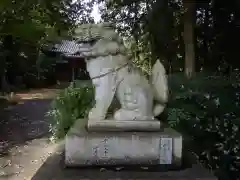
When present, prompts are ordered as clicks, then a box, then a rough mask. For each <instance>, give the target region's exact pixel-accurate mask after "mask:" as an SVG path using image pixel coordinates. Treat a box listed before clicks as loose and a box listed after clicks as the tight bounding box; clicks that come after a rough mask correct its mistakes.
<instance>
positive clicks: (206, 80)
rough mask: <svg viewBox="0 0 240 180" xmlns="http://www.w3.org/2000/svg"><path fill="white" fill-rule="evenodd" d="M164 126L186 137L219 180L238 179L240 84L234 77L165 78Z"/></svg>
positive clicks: (180, 76)
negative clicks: (168, 91) (167, 96)
mask: <svg viewBox="0 0 240 180" xmlns="http://www.w3.org/2000/svg"><path fill="white" fill-rule="evenodd" d="M169 83H170V89H171V100H170V102H169V105H168V106H169V107H168V123H169V124H170V126H172V127H173V128H175V129H178V130H179V131H180V132H182V133H184V134H187V135H188V136H189V137H190V138H191V140H192V143H193V144H194V147H193V151H195V153H196V154H197V155H198V156H199V160H200V161H201V162H202V163H204V164H205V165H206V166H207V167H208V168H210V169H212V170H214V171H215V173H216V175H217V176H218V177H219V178H220V179H224V180H227V179H229V180H232V179H236V178H238V176H239V175H240V171H239V170H240V132H239V128H240V108H239V107H240V101H239V100H240V83H239V81H238V77H237V76H233V77H222V76H218V77H216V76H209V75H205V74H200V75H198V76H197V77H196V78H194V79H192V80H188V79H186V78H184V76H183V75H182V74H176V75H172V76H170V77H169Z"/></svg>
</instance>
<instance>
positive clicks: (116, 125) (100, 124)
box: [88, 119, 161, 132]
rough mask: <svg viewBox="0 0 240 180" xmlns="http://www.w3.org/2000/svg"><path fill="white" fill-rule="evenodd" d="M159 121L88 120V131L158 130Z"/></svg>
mask: <svg viewBox="0 0 240 180" xmlns="http://www.w3.org/2000/svg"><path fill="white" fill-rule="evenodd" d="M160 124H161V123H160V121H158V120H148V121H137V120H136V121H120V120H114V119H111V120H98V121H96V120H88V131H95V132H96V131H105V132H108V131H160Z"/></svg>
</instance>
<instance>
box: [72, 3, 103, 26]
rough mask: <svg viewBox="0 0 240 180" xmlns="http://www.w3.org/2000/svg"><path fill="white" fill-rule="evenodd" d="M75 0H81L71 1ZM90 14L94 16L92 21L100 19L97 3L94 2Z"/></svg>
mask: <svg viewBox="0 0 240 180" xmlns="http://www.w3.org/2000/svg"><path fill="white" fill-rule="evenodd" d="M76 1H81V0H72V2H73V3H74V2H76ZM83 1H86V2H87V1H88V0H83ZM91 16H92V17H93V18H94V21H95V22H96V23H97V22H99V21H100V19H101V15H100V12H99V8H98V4H97V3H94V6H93V11H92V13H91Z"/></svg>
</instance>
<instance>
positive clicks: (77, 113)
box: [48, 85, 94, 139]
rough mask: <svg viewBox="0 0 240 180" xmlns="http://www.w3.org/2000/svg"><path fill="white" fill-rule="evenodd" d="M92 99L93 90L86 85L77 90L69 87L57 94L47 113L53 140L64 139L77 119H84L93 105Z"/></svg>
mask: <svg viewBox="0 0 240 180" xmlns="http://www.w3.org/2000/svg"><path fill="white" fill-rule="evenodd" d="M93 97H94V96H93V88H91V87H89V86H87V85H82V86H81V87H78V88H73V86H72V85H71V86H69V87H68V88H66V89H64V90H62V91H61V92H60V93H59V95H58V96H57V97H56V98H55V99H54V100H53V102H52V108H51V110H50V111H49V112H48V116H50V117H51V120H52V121H51V128H50V131H51V133H52V134H53V138H54V139H61V138H64V137H65V135H66V133H67V131H68V130H69V128H71V127H72V126H73V124H74V122H75V121H76V120H77V119H81V118H85V117H86V115H87V113H88V112H89V110H90V108H91V107H92V105H93Z"/></svg>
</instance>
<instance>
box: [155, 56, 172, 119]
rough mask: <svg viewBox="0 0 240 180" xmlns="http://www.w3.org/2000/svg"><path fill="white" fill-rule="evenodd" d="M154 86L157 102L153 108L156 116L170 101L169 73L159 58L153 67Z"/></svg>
mask: <svg viewBox="0 0 240 180" xmlns="http://www.w3.org/2000/svg"><path fill="white" fill-rule="evenodd" d="M151 82H152V88H153V94H154V99H155V100H156V104H155V106H154V108H153V114H154V116H158V115H159V114H161V113H162V112H163V110H164V108H165V106H166V103H167V101H168V82H167V75H166V71H165V68H164V66H163V65H162V63H161V62H160V61H159V60H157V61H156V63H155V64H154V66H153V69H152V76H151Z"/></svg>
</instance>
